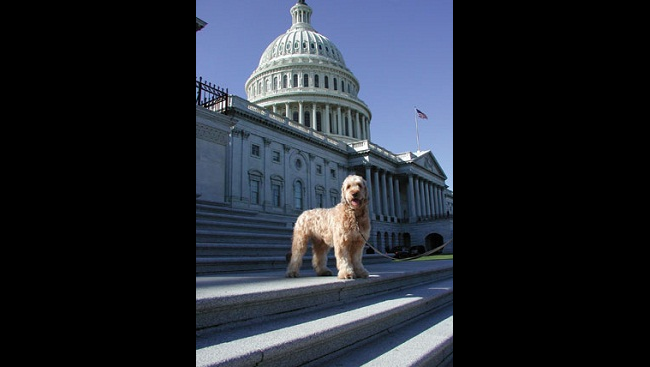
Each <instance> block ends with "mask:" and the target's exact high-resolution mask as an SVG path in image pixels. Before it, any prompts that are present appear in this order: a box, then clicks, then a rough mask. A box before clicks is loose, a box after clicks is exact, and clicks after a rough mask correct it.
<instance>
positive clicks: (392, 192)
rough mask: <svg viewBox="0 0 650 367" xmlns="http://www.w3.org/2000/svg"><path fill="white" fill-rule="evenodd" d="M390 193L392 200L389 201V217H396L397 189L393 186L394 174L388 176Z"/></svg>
mask: <svg viewBox="0 0 650 367" xmlns="http://www.w3.org/2000/svg"><path fill="white" fill-rule="evenodd" d="M387 181H388V192H389V195H388V196H390V199H389V200H388V215H390V216H391V217H395V187H394V186H393V174H392V173H391V174H388V178H387Z"/></svg>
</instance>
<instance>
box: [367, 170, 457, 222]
mask: <svg viewBox="0 0 650 367" xmlns="http://www.w3.org/2000/svg"><path fill="white" fill-rule="evenodd" d="M365 174H366V183H367V184H368V188H369V190H370V196H371V197H370V213H371V215H372V216H373V218H375V219H378V220H385V221H393V219H400V220H407V219H408V220H409V221H411V222H412V221H417V220H423V219H434V218H441V217H443V216H444V214H445V213H444V208H445V204H444V203H445V200H444V191H445V188H444V187H443V186H441V185H439V184H436V183H435V182H433V181H431V180H428V179H426V178H425V177H422V176H418V175H417V174H411V173H409V174H407V175H404V174H398V175H396V174H394V173H393V172H390V171H387V170H385V169H382V168H378V167H371V166H366V167H365ZM404 186H406V193H404V189H403V187H404ZM403 206H405V207H403ZM395 221H396V220H395Z"/></svg>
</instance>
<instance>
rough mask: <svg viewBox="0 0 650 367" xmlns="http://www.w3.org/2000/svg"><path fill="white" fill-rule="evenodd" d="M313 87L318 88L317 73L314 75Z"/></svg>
mask: <svg viewBox="0 0 650 367" xmlns="http://www.w3.org/2000/svg"><path fill="white" fill-rule="evenodd" d="M314 87H316V88H318V74H317V75H314Z"/></svg>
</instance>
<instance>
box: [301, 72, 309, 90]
mask: <svg viewBox="0 0 650 367" xmlns="http://www.w3.org/2000/svg"><path fill="white" fill-rule="evenodd" d="M302 86H303V87H309V74H303V76H302Z"/></svg>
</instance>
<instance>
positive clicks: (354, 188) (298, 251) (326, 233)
mask: <svg viewBox="0 0 650 367" xmlns="http://www.w3.org/2000/svg"><path fill="white" fill-rule="evenodd" d="M368 199H369V198H368V188H367V187H366V180H364V178H363V177H361V176H357V175H350V176H348V177H346V178H345V180H343V185H342V186H341V202H340V203H338V204H337V205H336V206H335V207H333V208H316V209H311V210H306V211H304V212H302V214H300V215H299V216H298V219H297V220H296V224H295V226H294V228H293V241H292V245H291V258H290V260H289V265H288V266H287V273H286V276H287V277H288V278H296V277H298V275H299V271H300V267H301V266H302V258H303V256H304V255H305V252H306V251H307V245H308V242H309V241H310V240H311V243H312V255H313V257H312V266H313V268H314V270H315V271H316V274H317V275H332V271H331V270H330V269H329V268H327V253H328V252H329V249H330V248H331V247H334V255H335V257H336V268H337V269H338V271H339V273H338V278H339V279H353V278H367V277H368V271H367V270H366V269H365V268H364V267H363V264H362V263H361V257H362V256H363V247H364V245H365V244H366V239H367V238H368V236H369V235H370V216H369V214H368Z"/></svg>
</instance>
